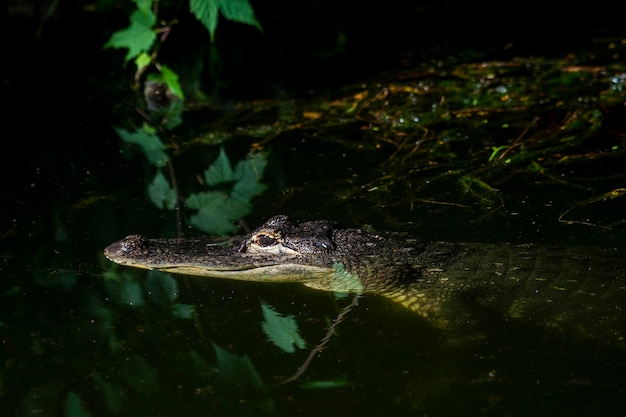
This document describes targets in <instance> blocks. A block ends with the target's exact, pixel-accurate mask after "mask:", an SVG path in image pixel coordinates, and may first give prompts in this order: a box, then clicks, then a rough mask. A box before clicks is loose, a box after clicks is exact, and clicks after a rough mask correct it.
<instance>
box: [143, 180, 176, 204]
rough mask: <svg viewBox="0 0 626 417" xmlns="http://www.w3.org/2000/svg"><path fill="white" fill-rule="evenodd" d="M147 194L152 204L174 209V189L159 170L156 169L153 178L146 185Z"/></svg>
mask: <svg viewBox="0 0 626 417" xmlns="http://www.w3.org/2000/svg"><path fill="white" fill-rule="evenodd" d="M148 196H149V197H150V201H152V204H154V205H155V206H157V207H158V208H160V209H161V210H163V209H168V210H174V209H175V208H176V191H174V189H173V188H172V187H171V186H170V183H169V182H168V181H167V179H166V178H165V175H163V173H162V172H161V171H157V173H156V175H155V176H154V179H153V180H152V182H151V183H150V185H148Z"/></svg>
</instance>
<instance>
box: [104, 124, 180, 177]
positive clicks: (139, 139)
mask: <svg viewBox="0 0 626 417" xmlns="http://www.w3.org/2000/svg"><path fill="white" fill-rule="evenodd" d="M115 131H116V132H117V134H118V135H119V136H120V138H122V140H123V141H124V142H127V143H132V144H135V145H139V146H141V149H142V151H143V153H144V155H145V156H146V158H148V161H149V162H150V163H151V164H153V165H155V166H157V167H163V166H165V165H166V164H167V161H168V159H169V158H168V156H167V154H166V153H165V152H164V149H165V145H163V142H161V139H159V137H158V136H157V135H153V134H150V133H147V132H145V131H143V130H141V129H139V130H136V131H135V132H129V131H127V130H126V129H122V128H115Z"/></svg>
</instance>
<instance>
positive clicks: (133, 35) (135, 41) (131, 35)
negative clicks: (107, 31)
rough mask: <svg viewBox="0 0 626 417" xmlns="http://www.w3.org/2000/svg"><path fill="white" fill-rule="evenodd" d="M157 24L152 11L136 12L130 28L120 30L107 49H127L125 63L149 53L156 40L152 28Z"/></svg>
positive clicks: (131, 17)
mask: <svg viewBox="0 0 626 417" xmlns="http://www.w3.org/2000/svg"><path fill="white" fill-rule="evenodd" d="M155 23H156V16H155V15H154V14H153V13H152V11H151V10H150V9H148V10H135V11H134V12H133V13H132V14H131V15H130V26H128V27H127V28H125V29H120V30H118V31H116V32H114V33H113V35H111V38H110V39H109V41H108V42H107V43H106V44H104V47H105V48H127V49H128V53H127V54H126V58H125V59H124V60H125V61H129V60H131V59H133V58H135V57H136V56H137V55H139V54H140V53H141V52H146V51H149V50H150V49H151V48H152V44H153V43H154V41H155V40H156V33H155V32H154V30H152V27H153V26H154V24H155Z"/></svg>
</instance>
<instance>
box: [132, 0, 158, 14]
mask: <svg viewBox="0 0 626 417" xmlns="http://www.w3.org/2000/svg"><path fill="white" fill-rule="evenodd" d="M133 1H134V2H135V4H136V5H137V8H138V9H139V10H141V11H143V12H149V11H150V10H151V9H152V1H153V0H133Z"/></svg>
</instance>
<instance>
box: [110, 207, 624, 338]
mask: <svg viewBox="0 0 626 417" xmlns="http://www.w3.org/2000/svg"><path fill="white" fill-rule="evenodd" d="M104 254H105V256H106V257H107V258H109V259H110V260H112V261H113V262H116V263H118V264H121V265H127V266H131V267H138V268H146V269H154V270H159V271H164V272H171V273H176V274H187V275H195V276H202V277H211V278H228V279H235V280H245V281H257V282H268V283H269V282H272V283H274V282H288V283H302V284H304V285H306V286H308V287H311V288H315V289H318V290H324V291H333V292H336V293H355V294H368V293H369V294H379V295H382V296H385V297H388V298H390V299H392V300H394V301H396V302H398V303H400V304H402V305H403V306H405V307H407V308H409V309H410V310H412V311H415V312H417V313H419V314H420V315H421V316H423V317H425V318H427V319H429V320H430V321H431V322H433V323H434V324H436V325H437V326H441V327H447V326H449V325H450V324H451V323H453V322H455V323H456V324H459V323H464V324H469V323H472V322H475V321H476V320H477V317H478V316H480V314H481V312H483V313H484V312H485V311H489V312H497V313H498V315H499V316H501V317H502V318H503V320H509V319H513V318H519V319H523V320H530V321H534V322H536V323H541V324H544V325H548V326H550V327H558V326H561V324H562V323H566V322H569V323H570V324H571V325H570V326H569V329H570V330H573V331H581V332H583V333H584V331H585V330H584V329H589V328H593V327H597V326H603V327H604V328H605V329H606V330H608V331H609V332H610V333H611V334H612V335H613V336H612V337H613V338H614V339H615V340H624V337H626V320H625V317H624V313H623V310H622V309H623V308H624V307H626V304H625V303H624V301H625V300H626V256H625V255H626V252H625V251H624V250H621V249H616V248H595V249H590V248H575V247H574V248H569V247H556V246H545V245H536V244H521V245H520V244H518V245H514V244H485V243H450V242H438V241H428V240H424V239H420V238H415V237H411V236H407V235H406V234H400V233H387V234H382V233H375V232H373V231H369V230H365V229H350V228H345V227H343V226H341V225H340V224H338V223H336V222H333V221H327V220H317V221H308V222H304V223H300V224H295V223H293V222H292V221H291V220H290V219H289V218H288V217H287V216H284V215H279V216H275V217H272V218H271V219H269V220H268V221H267V222H265V223H264V224H263V225H262V226H261V227H259V228H257V229H256V230H254V231H252V233H250V234H248V235H245V236H238V237H232V238H224V239H215V238H185V239H183V238H179V239H148V238H145V237H142V236H140V235H131V236H128V237H126V238H124V239H122V240H120V241H118V242H115V243H113V244H111V245H110V246H108V247H107V248H106V249H105V250H104ZM575 316H584V317H583V318H582V319H580V318H579V319H578V321H576V320H572V319H573V318H574V317H575ZM572 323H573V324H572Z"/></svg>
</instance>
